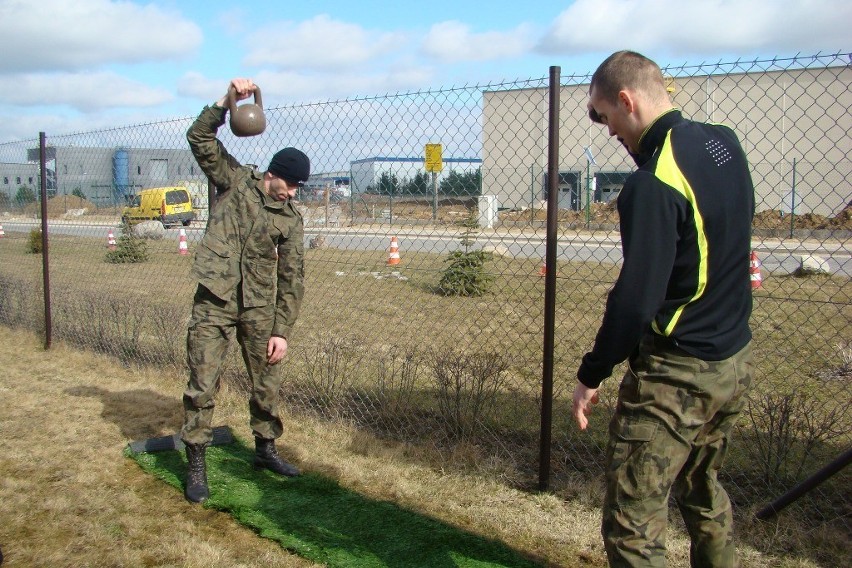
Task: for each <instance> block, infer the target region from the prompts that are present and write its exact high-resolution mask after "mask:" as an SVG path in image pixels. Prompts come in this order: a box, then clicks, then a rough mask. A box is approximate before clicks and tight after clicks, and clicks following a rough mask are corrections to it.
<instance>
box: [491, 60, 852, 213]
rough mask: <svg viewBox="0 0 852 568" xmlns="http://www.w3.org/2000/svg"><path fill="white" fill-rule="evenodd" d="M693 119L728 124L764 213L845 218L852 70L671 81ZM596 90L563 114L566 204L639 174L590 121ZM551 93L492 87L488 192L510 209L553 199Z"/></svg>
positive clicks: (608, 191) (569, 101)
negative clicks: (550, 176) (745, 158)
mask: <svg viewBox="0 0 852 568" xmlns="http://www.w3.org/2000/svg"><path fill="white" fill-rule="evenodd" d="M668 87H669V91H670V92H671V96H672V100H673V102H674V105H675V106H676V107H677V108H679V109H681V110H682V111H683V114H684V116H685V117H686V118H691V119H694V120H701V121H708V122H721V123H724V124H727V125H729V126H731V127H732V128H733V129H734V130H735V131H736V132H737V135H738V136H739V138H740V140H741V142H742V144H743V147H744V149H745V151H746V154H747V155H748V158H749V162H750V164H751V167H752V172H753V175H752V177H753V179H754V182H755V192H756V201H757V204H758V206H757V208H758V211H760V210H764V209H777V210H782V211H785V212H790V211H791V210H794V211H795V213H798V214H802V213H810V212H813V213H818V214H820V215H825V216H831V215H835V214H837V213H839V212H840V211H841V210H842V209H843V208H844V207H845V206H846V205H847V204H848V203H849V202H850V199H852V176H850V175H849V172H850V165H852V161H850V153H852V113H850V112H849V109H850V108H852V67H849V66H844V67H822V68H811V69H789V70H783V71H762V72H759V73H729V74H723V75H696V76H691V77H684V78H681V77H678V78H669V79H668ZM588 89H589V85H588V84H578V85H570V86H563V87H562V88H561V91H560V108H559V122H560V132H559V135H560V137H559V140H560V143H559V182H558V186H559V207H560V208H565V209H575V210H579V209H582V208H584V207H585V205H586V204H587V203H589V202H595V201H598V202H600V201H607V200H609V199H611V198H612V197H613V196H614V195H615V194H617V192H618V191H619V189H620V187H621V186H622V185H623V182H624V179H625V178H626V176H627V175H629V173H630V172H631V171H633V170H634V169H635V165H634V164H633V161H632V160H631V159H630V158H629V157H627V154H626V152H624V150H623V148H621V147H620V145H619V144H618V143H617V142H616V141H615V140H613V139H611V138H610V137H609V136H608V132H607V129H606V127H603V126H601V125H599V124H593V123H592V122H591V120H589V117H588V114H587V113H588V110H587V107H586V103H587V101H588ZM548 107H549V101H548V89H546V88H544V89H541V88H537V89H515V90H503V91H487V92H485V93H484V100H483V136H482V138H483V139H482V158H483V161H482V193H483V194H490V195H495V196H496V198H497V200H498V202H499V203H500V206H501V207H509V208H514V207H530V206H539V205H540V204H541V202H542V200H544V199H545V198H546V187H547V176H546V170H547V137H548V128H547V124H548Z"/></svg>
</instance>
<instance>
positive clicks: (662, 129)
mask: <svg viewBox="0 0 852 568" xmlns="http://www.w3.org/2000/svg"><path fill="white" fill-rule="evenodd" d="M683 121H684V118H683V115H681V113H680V111H679V110H678V109H676V108H672V109H669V110H667V111H666V112H664V113H663V114H661V115H660V116H658V117H657V118H655V119H654V120H653V122H651V124H649V125H648V127H647V128H645V132H643V133H642V136H640V137H639V153H638V154H631V156H632V157H633V160H634V161H635V162H636V165H637V166H642V164H644V163H645V162H647V161H648V160H650V159H651V157H653V155H654V153H655V152H656V151H657V149H658V148H659V147H660V146H662V145H663V142H664V141H665V139H666V134H667V133H668V131H669V130H671V129H672V128H673V127H674V126H675V125H676V124H678V123H680V122H683Z"/></svg>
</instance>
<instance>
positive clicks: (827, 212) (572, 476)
mask: <svg viewBox="0 0 852 568" xmlns="http://www.w3.org/2000/svg"><path fill="white" fill-rule="evenodd" d="M849 60H850V59H849V54H834V55H816V56H808V57H795V58H790V59H783V60H779V59H773V60H756V61H736V62H733V63H716V64H700V65H684V66H680V67H671V68H666V69H664V74H665V76H666V79H667V82H668V87H669V90H670V92H671V95H672V98H673V100H674V103H675V105H676V106H678V107H679V108H681V109H682V110H683V111H684V114H685V115H686V116H688V117H690V118H693V119H697V120H706V121H713V122H723V123H727V124H729V125H731V126H732V127H734V128H735V130H736V131H737V133H738V134H739V136H740V138H741V140H742V142H743V146H744V147H745V149H746V152H747V154H748V157H749V160H750V163H751V167H752V173H753V178H754V182H755V189H756V201H757V213H756V216H755V221H754V233H753V234H754V237H753V248H754V251H755V254H756V257H755V258H756V261H757V263H758V264H759V266H758V267H757V270H756V271H755V272H756V274H755V276H756V279H755V280H754V281H753V288H754V299H755V307H754V314H753V319H752V326H753V330H754V348H755V354H756V383H757V386H756V388H755V389H754V392H753V394H752V397H751V400H750V404H749V406H748V409H747V411H746V412H745V413H744V414H743V416H742V417H741V419H740V422H739V426H738V432H737V436H736V439H735V441H734V444H733V449H732V451H731V454H730V457H729V460H728V463H727V465H726V469H725V470H724V476H725V483H726V486H727V487H728V488H729V490H730V492H731V495H732V499H733V500H734V501H735V503H736V504H737V506H738V508H739V510H740V511H749V510H753V509H756V508H758V507H761V506H763V505H765V504H766V503H767V502H769V501H771V500H772V499H774V498H775V497H777V496H778V495H779V494H781V493H783V492H784V491H786V490H787V489H789V488H790V487H792V486H793V485H795V484H797V483H799V482H802V481H803V480H805V479H806V478H808V477H809V476H811V475H812V474H814V473H815V472H816V471H818V470H819V469H820V468H821V467H823V466H824V465H825V464H826V463H828V462H830V461H831V460H833V459H834V458H836V457H837V456H838V455H839V454H841V453H843V452H844V451H846V450H847V449H848V448H849V446H850V442H851V441H852V439H850V411H849V401H850V381H852V325H850V321H852V284H850V275H851V274H852V260H850V235H852V218H850V216H852V185H850V177H849V173H850V167H849V165H850V159H849V154H850V150H852V143H850V132H852V115H850V113H849V108H850V106H852V92H850V85H852V69H850V67H849ZM589 79H590V74H577V75H570V76H567V77H565V76H563V78H562V86H561V91H560V100H561V105H560V121H559V122H560V123H559V133H560V134H559V140H560V148H559V156H560V162H559V168H558V169H559V180H558V187H559V190H558V203H559V211H558V219H559V226H558V262H557V264H556V266H545V265H544V262H543V259H544V256H545V254H544V250H545V219H546V214H547V211H546V190H547V186H548V179H547V154H548V148H547V140H548V123H547V117H548V82H547V79H546V78H542V79H535V80H526V81H513V82H501V83H494V84H488V85H475V86H465V87H459V88H449V89H443V90H436V91H427V92H417V93H406V94H395V95H387V96H376V97H369V98H359V99H350V100H342V101H334V102H324V103H316V104H304V105H296V106H290V107H279V108H271V109H267V110H266V115H267V123H268V126H267V130H266V132H265V133H264V134H263V135H261V136H258V137H254V138H236V137H234V136H232V135H231V133H230V132H229V131H228V128H227V126H226V127H223V128H222V129H220V138H221V139H222V141H223V142H224V144H225V145H226V147H227V148H228V149H229V151H230V152H231V153H232V154H233V155H234V156H236V157H237V158H238V159H239V160H240V161H242V162H243V163H252V164H257V165H258V167H259V168H260V169H265V166H266V165H267V164H268V163H269V160H270V158H271V156H272V154H273V153H274V152H275V151H277V150H278V149H280V148H281V147H284V146H288V145H292V146H296V147H299V148H301V149H303V150H304V151H305V152H306V153H307V154H308V155H309V156H310V157H311V160H312V164H313V172H314V173H313V175H312V176H311V180H310V181H309V182H308V183H307V184H306V186H305V187H304V188H303V189H302V190H301V191H300V193H299V195H298V196H297V199H298V206H299V209H300V210H301V211H302V213H303V216H304V222H305V240H306V242H305V246H306V290H307V292H306V296H305V300H304V305H303V308H302V313H301V316H300V319H299V322H298V324H297V326H296V331H295V334H294V336H293V337H292V338H291V339H290V355H289V360H288V361H287V364H286V366H285V368H284V372H285V373H286V375H287V380H286V381H285V385H284V388H283V389H282V393H281V395H282V398H283V400H284V401H285V403H286V405H287V407H288V409H289V411H291V412H296V413H307V414H310V415H312V416H316V417H320V418H322V419H326V420H332V421H344V422H346V423H348V424H352V425H354V426H356V427H358V428H360V429H364V430H367V431H369V432H372V433H374V434H376V435H378V436H381V437H386V438H390V439H394V440H399V441H404V442H407V443H413V444H426V445H431V446H434V447H435V448H437V449H438V450H458V449H459V448H463V449H464V451H465V452H467V453H468V455H469V459H470V462H471V463H474V462H475V463H478V464H479V466H478V467H480V468H485V469H486V470H487V471H489V472H490V473H491V474H493V475H495V476H499V477H501V478H503V479H504V480H508V481H509V482H511V483H516V484H518V485H520V486H530V485H531V484H532V483H533V481H532V480H533V479H534V478H535V476H536V472H537V469H538V467H539V464H538V450H539V447H538V443H539V429H540V421H541V417H540V409H541V405H542V400H541V399H542V388H541V380H542V361H543V354H542V338H543V326H544V301H543V298H544V286H545V278H543V277H542V275H543V274H545V272H546V271H548V270H553V271H556V283H557V290H556V297H557V304H556V318H555V321H556V329H555V338H556V346H555V351H554V353H553V360H554V369H555V380H554V383H555V384H554V391H555V392H554V402H553V409H554V420H553V429H552V432H553V443H552V448H553V452H552V463H551V471H552V477H551V487H552V488H553V489H554V490H555V491H557V492H560V493H561V494H565V495H577V494H584V493H587V492H588V487H589V486H590V485H595V484H590V483H589V482H590V480H592V479H597V478H599V476H600V474H601V473H602V464H603V461H604V460H603V448H604V446H605V441H606V436H607V422H608V419H609V415H610V414H611V412H612V409H613V405H614V402H615V398H616V394H617V392H616V391H617V384H618V377H620V374H621V372H623V369H621V370H619V369H617V370H616V373H615V375H614V378H613V379H610V380H608V381H607V382H605V383H604V386H603V388H602V395H603V404H602V405H601V410H599V411H598V412H596V413H595V414H594V415H593V423H592V425H591V429H590V432H591V433H581V432H579V431H578V430H577V429H576V428H575V427H574V426H573V424H572V423H571V421H570V416H569V408H570V403H571V400H570V398H571V392H572V390H573V387H574V383H575V372H576V368H577V365H578V363H579V361H580V358H581V356H582V355H583V353H584V352H586V351H587V350H588V349H589V348H590V347H591V345H592V342H593V340H594V337H595V332H596V330H597V327H598V325H599V323H600V319H601V316H602V313H603V307H604V303H605V299H606V294H607V292H608V290H609V288H610V287H611V286H612V284H613V283H614V281H615V279H616V277H617V274H618V270H619V262H620V255H621V253H620V243H619V235H618V219H617V213H616V210H615V207H614V199H615V198H616V197H617V194H618V190H619V189H620V187H621V185H622V184H623V182H624V180H625V178H626V177H627V175H629V173H630V172H631V171H632V169H633V164H632V162H631V161H630V160H629V159H628V158H627V157H626V155H625V153H624V152H623V150H622V149H621V148H620V147H618V145H617V144H616V143H615V142H614V141H611V140H609V139H608V137H607V133H606V132H605V131H604V129H602V128H601V127H600V126H597V125H593V124H591V123H590V121H589V120H588V118H587V115H586V100H587V90H588V81H589ZM191 122H192V118H184V119H178V120H172V121H168V122H163V123H152V124H143V125H135V126H128V127H121V128H115V129H112V130H107V131H98V132H87V133H79V134H73V135H68V136H50V137H49V138H48V141H47V142H48V143H47V148H46V154H45V157H46V165H47V175H46V176H45V185H46V187H47V188H48V189H47V192H48V196H49V199H48V201H47V203H46V211H47V217H48V218H47V220H46V222H47V226H48V227H49V229H48V232H49V239H48V243H49V249H48V251H49V257H48V258H49V278H50V289H49V298H50V306H51V311H50V313H51V317H52V326H51V327H52V334H53V338H54V339H59V340H62V341H66V342H68V343H71V344H74V345H77V346H80V347H82V348H85V349H91V350H95V351H99V352H104V353H108V354H110V355H114V356H116V357H119V358H121V359H122V360H124V361H127V362H128V363H132V364H139V365H150V366H158V367H170V368H174V369H182V368H183V366H184V365H185V363H184V359H185V348H184V337H185V330H186V323H187V320H188V317H189V309H190V305H191V300H192V295H193V292H194V285H193V283H192V282H191V281H190V278H189V267H190V263H191V258H192V252H193V250H194V248H195V246H196V245H197V243H198V241H199V240H200V238H201V236H202V234H203V232H204V228H205V219H206V214H207V208H208V201H207V200H208V191H209V188H208V184H207V180H206V178H205V177H204V175H203V173H202V172H201V171H200V170H199V168H198V166H197V164H196V163H195V162H194V160H193V158H192V155H191V154H190V152H189V150H188V146H187V144H186V142H185V138H184V135H185V132H186V130H187V128H188V127H189V125H190V124H191ZM435 144H439V145H440V148H438V147H437V146H430V150H429V151H430V152H433V153H432V154H431V155H430V156H428V157H429V158H430V159H429V160H427V156H426V152H427V149H426V147H427V145H435ZM38 149H39V141H38V140H37V139H34V140H27V141H22V142H15V143H8V144H2V145H0V168H2V172H3V173H2V176H3V180H2V181H3V185H2V186H0V212H1V213H0V214H2V217H0V227H2V232H0V322H2V323H3V324H4V325H9V326H13V327H21V328H27V329H31V330H34V331H37V332H43V331H44V330H45V311H44V308H43V303H42V302H43V295H42V292H43V289H42V282H43V276H42V266H43V261H42V255H40V254H33V253H39V252H41V250H40V244H41V241H40V238H39V233H38V231H39V230H40V227H41V203H40V202H39V199H40V196H39V188H40V183H41V180H40V176H39V162H38V160H39V151H38ZM435 152H438V153H437V154H436V153H435ZM436 159H437V161H436ZM427 165H429V166H430V167H429V168H427ZM431 170H434V171H431ZM157 187H176V188H182V189H183V190H185V191H186V193H187V194H188V195H189V198H190V199H191V203H192V208H193V212H194V218H193V219H192V220H186V219H184V221H185V222H184V223H181V222H180V221H181V220H180V219H177V220H175V219H173V218H172V219H169V218H166V219H165V220H166V221H167V222H172V223H174V226H168V227H166V226H164V225H163V224H162V223H160V222H159V221H160V216H162V215H163V214H164V213H166V211H165V207H166V206H165V205H163V204H161V203H160V204H158V206H157V207H158V208H160V207H162V208H163V210H162V211H161V210H158V211H156V212H155V213H154V214H153V215H152V217H153V218H154V219H153V221H150V222H147V221H146V222H143V223H139V224H136V225H134V226H133V227H134V228H133V229H132V230H130V229H125V230H122V224H121V220H122V218H123V217H126V216H128V210H127V209H126V207H127V206H128V204H129V202H130V201H131V200H132V198H133V196H134V195H136V194H137V193H138V192H139V191H141V190H142V189H146V188H157ZM397 261H398V262H397ZM237 351H238V350H237V349H234V350H233V352H232V353H231V354H230V356H229V360H228V362H227V364H226V365H225V368H224V369H223V380H226V381H232V382H234V383H235V384H237V385H241V386H243V387H245V386H246V384H247V379H246V377H245V374H244V371H243V366H242V364H241V362H240V360H239V355H238V353H237ZM175 388H176V392H179V391H180V390H181V388H182V385H176V386H175ZM176 426H178V425H176ZM849 482H850V475H849V472H848V471H846V470H843V471H841V472H840V473H838V474H837V475H835V476H833V477H832V478H830V479H828V480H827V481H826V482H825V483H823V484H821V485H819V486H818V487H816V488H815V489H814V490H813V491H811V492H810V493H808V494H807V495H806V496H805V497H804V498H802V499H800V500H798V501H796V502H795V503H794V504H793V505H792V506H791V510H792V511H794V513H793V514H794V515H795V517H796V519H798V520H797V521H796V522H798V523H800V528H801V530H803V531H807V530H813V529H814V527H825V526H829V527H831V528H832V530H839V531H841V532H842V533H844V534H848V533H849V532H850V530H849V529H850V525H849V518H850V513H852V508H851V507H852V500H850V496H849V492H848V487H849Z"/></svg>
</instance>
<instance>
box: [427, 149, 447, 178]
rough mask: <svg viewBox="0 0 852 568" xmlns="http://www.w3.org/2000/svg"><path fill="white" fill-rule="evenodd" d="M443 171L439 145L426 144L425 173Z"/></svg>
mask: <svg viewBox="0 0 852 568" xmlns="http://www.w3.org/2000/svg"><path fill="white" fill-rule="evenodd" d="M443 169H444V162H443V159H442V157H441V145H440V144H426V171H427V172H440V171H441V170H443Z"/></svg>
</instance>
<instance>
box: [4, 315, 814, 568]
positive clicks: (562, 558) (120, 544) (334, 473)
mask: <svg viewBox="0 0 852 568" xmlns="http://www.w3.org/2000/svg"><path fill="white" fill-rule="evenodd" d="M0 359H2V360H3V361H4V364H3V373H2V376H0V432H2V433H3V437H2V439H0V503H2V506H0V547H2V550H3V553H4V555H5V557H6V562H5V563H4V568H5V566H9V567H15V566H21V567H23V566H26V567H30V566H50V567H55V566H69V567H70V566H75V567H76V566H186V567H195V566H199V567H201V566H204V567H209V566H258V567H261V566H263V567H266V566H288V567H289V566H309V565H311V564H310V563H308V562H306V561H304V560H302V559H300V558H297V557H294V556H292V555H290V554H289V553H287V552H286V551H284V550H282V549H281V548H280V547H279V546H278V545H277V544H274V543H272V542H270V541H267V540H264V539H262V538H260V537H258V536H256V535H254V534H253V533H252V532H251V531H249V530H247V529H244V528H242V527H241V526H239V525H238V524H236V522H234V521H233V520H232V519H231V518H230V517H229V516H227V515H225V514H223V513H218V512H215V511H210V510H206V509H203V508H201V507H198V506H191V505H189V504H188V503H186V502H184V500H183V498H182V496H181V495H180V494H179V493H178V492H176V491H174V490H173V489H172V488H170V487H168V486H167V485H165V484H163V483H161V482H159V481H157V480H155V479H153V478H151V477H149V476H147V475H145V474H143V473H142V472H141V471H140V470H139V469H138V467H137V466H136V465H135V464H134V463H132V462H131V461H130V460H127V459H126V458H124V457H122V449H123V448H124V446H125V445H126V444H127V443H128V442H129V441H132V440H136V439H141V438H147V437H152V436H158V435H163V434H170V433H172V432H174V431H175V430H176V429H177V428H178V427H179V425H180V421H181V412H182V411H181V406H180V392H181V391H182V388H183V382H184V380H185V379H184V377H182V376H176V375H168V374H162V373H155V372H145V371H129V370H127V369H126V368H124V367H122V366H121V365H119V364H118V363H117V362H115V361H114V360H112V359H109V358H105V357H101V356H96V355H92V354H88V353H81V352H77V351H74V350H71V349H68V348H66V347H64V346H62V345H56V346H54V347H53V348H52V349H51V350H49V351H44V350H43V349H42V347H41V345H40V342H39V340H38V339H37V338H36V337H35V336H33V335H31V334H29V333H27V332H22V331H18V330H10V329H8V328H5V327H0ZM218 401H219V405H218V407H217V420H216V423H226V424H229V425H230V426H231V427H232V428H233V429H234V430H235V432H236V433H237V435H239V436H241V437H243V438H246V439H250V432H249V431H248V426H247V422H248V419H247V410H246V404H245V401H244V399H243V398H242V397H240V396H238V395H237V394H236V393H235V392H233V391H231V390H229V389H228V388H225V389H223V391H222V392H221V393H220V395H219V399H218ZM286 428H287V434H286V436H285V438H283V439H282V442H283V443H282V444H281V446H282V447H286V451H287V452H288V454H289V455H291V456H293V457H294V458H295V461H296V462H297V463H299V465H300V466H302V467H303V468H304V469H306V470H311V471H317V472H322V473H324V474H326V475H329V476H331V477H333V478H334V479H336V480H338V482H339V483H340V484H341V485H343V486H345V487H347V488H350V489H352V490H355V491H358V492H360V493H362V494H364V495H365V496H368V497H371V498H375V499H383V500H392V501H395V502H397V503H399V504H400V505H402V506H404V507H407V508H410V509H413V510H417V511H420V512H422V513H423V514H427V515H430V516H432V517H435V518H438V519H441V520H444V521H445V522H449V523H452V524H455V525H457V526H460V527H462V528H464V529H467V530H470V531H472V532H476V533H479V534H482V535H485V536H488V537H496V538H500V539H502V540H503V541H505V542H507V543H508V544H509V545H510V546H513V547H515V548H519V549H522V550H524V551H527V552H529V553H533V554H536V555H539V556H540V557H543V558H545V559H547V561H548V562H549V563H550V564H551V565H554V566H566V567H567V566H604V565H605V562H604V555H603V550H602V545H601V542H600V536H599V532H598V525H599V512H598V511H597V509H596V507H594V506H590V505H588V504H587V503H588V502H589V499H583V498H582V497H578V498H576V499H573V500H563V499H561V498H559V497H557V496H554V495H549V494H535V493H530V492H523V491H519V490H517V489H513V488H510V487H508V486H506V485H504V484H503V483H500V482H499V481H496V480H495V477H494V476H492V475H490V474H489V472H488V468H489V464H488V463H487V460H484V461H483V460H482V456H481V455H479V454H478V452H477V449H476V448H474V447H465V446H460V447H458V448H457V449H456V450H455V452H454V453H452V454H450V455H447V454H445V453H441V452H434V451H431V450H430V449H429V448H426V447H419V448H418V447H412V446H408V445H404V444H396V443H389V442H384V441H379V440H376V439H375V438H373V437H371V436H369V435H367V434H364V433H358V432H356V431H354V430H350V429H347V428H345V427H343V426H339V425H329V424H326V423H321V422H318V421H312V420H308V419H304V418H303V419H300V420H299V421H298V422H295V421H291V422H290V423H288V424H287V425H286ZM461 471H466V472H467V473H459V472H461ZM769 530H770V533H771V529H769ZM769 536H771V534H770V535H769ZM669 546H670V549H671V552H670V555H671V565H672V566H682V565H685V564H686V563H687V555H688V544H687V539H686V537H685V535H684V534H683V533H682V531H680V530H677V529H675V530H672V531H670V536H669ZM741 554H742V560H743V566H744V567H764V566H766V567H768V566H773V567H776V566H781V567H785V568H792V567H800V568H806V567H807V568H810V567H814V566H818V564H815V563H813V562H812V561H809V560H801V559H796V558H771V557H767V556H765V555H763V554H761V553H759V552H757V551H755V550H754V549H751V548H749V547H747V546H743V547H741Z"/></svg>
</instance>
